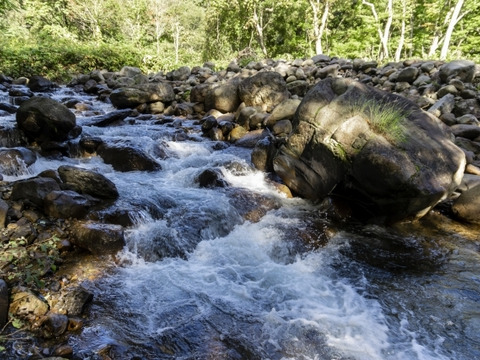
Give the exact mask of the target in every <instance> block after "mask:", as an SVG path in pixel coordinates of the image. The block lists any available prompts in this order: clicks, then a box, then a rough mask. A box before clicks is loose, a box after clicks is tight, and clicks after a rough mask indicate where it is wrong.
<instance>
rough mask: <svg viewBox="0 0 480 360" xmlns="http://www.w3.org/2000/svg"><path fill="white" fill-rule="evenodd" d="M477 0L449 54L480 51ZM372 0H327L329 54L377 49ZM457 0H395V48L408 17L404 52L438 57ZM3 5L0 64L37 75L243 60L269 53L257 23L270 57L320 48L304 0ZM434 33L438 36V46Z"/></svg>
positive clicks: (1, 68) (381, 12) (42, 0)
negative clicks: (244, 53)
mask: <svg viewBox="0 0 480 360" xmlns="http://www.w3.org/2000/svg"><path fill="white" fill-rule="evenodd" d="M479 1H480V0H472V1H466V2H465V5H464V7H463V9H462V17H461V19H460V21H459V23H458V24H456V26H455V28H454V33H453V37H452V41H451V42H450V55H449V56H450V58H452V59H453V58H458V57H461V58H467V59H471V60H474V61H475V60H480V50H479V49H480V37H478V36H477V35H478V23H479V21H480V6H478V5H479ZM370 2H371V3H372V4H373V5H374V6H375V9H376V12H377V13H378V21H377V20H375V19H374V18H373V14H372V11H371V8H370V7H368V6H366V5H365V4H363V3H362V1H357V0H330V1H329V12H328V14H327V15H328V16H327V23H326V27H325V31H324V33H323V34H324V35H323V38H322V43H323V49H324V53H325V54H327V55H330V56H339V57H344V58H350V59H351V58H369V59H375V58H377V56H378V55H379V49H380V44H379V36H378V31H379V29H377V28H376V25H377V24H379V26H380V30H381V29H382V27H383V26H384V25H385V24H386V22H387V12H386V5H387V0H370ZM456 2H457V0H421V1H414V0H402V1H395V2H394V3H393V18H392V25H391V28H390V35H389V37H388V48H389V53H390V55H391V56H393V54H394V53H395V50H396V48H397V46H398V44H399V42H400V35H401V32H400V30H401V25H402V20H404V21H405V25H406V29H407V31H406V33H405V39H404V40H405V42H404V46H403V51H402V54H403V55H402V56H404V57H405V58H412V57H413V58H427V57H430V58H435V56H438V55H439V51H440V48H441V41H442V39H443V38H444V35H445V31H446V28H447V26H448V22H449V21H448V20H449V17H448V15H449V14H451V9H452V7H453V6H454V5H455V4H456ZM323 4H325V2H324V3H323ZM403 4H405V13H404V11H403ZM322 6H323V5H321V8H320V10H321V11H323V7H322ZM0 14H2V16H1V17H0V30H1V31H2V36H1V37H0V49H1V51H0V72H4V73H6V74H7V75H10V76H13V77H18V76H31V75H36V74H40V75H44V76H46V77H49V78H51V79H52V80H57V81H58V80H60V81H68V80H69V78H70V77H71V76H72V75H74V74H77V73H85V72H89V71H91V70H93V69H106V70H110V71H115V70H118V69H120V68H121V67H122V66H124V65H131V66H137V67H139V68H141V69H142V70H143V71H145V72H157V71H159V70H163V71H168V70H172V69H173V68H178V67H179V66H181V65H189V66H193V65H199V64H200V63H201V62H203V61H207V60H212V61H215V62H216V63H224V62H225V63H228V62H229V61H230V60H231V59H233V58H237V57H238V56H239V53H240V52H241V51H242V50H243V49H245V48H250V49H254V50H255V52H256V54H257V55H256V56H255V57H253V56H252V57H251V58H250V59H247V58H246V57H245V58H243V59H239V60H240V61H241V63H242V64H247V63H248V62H250V61H259V60H261V57H263V54H262V47H261V42H260V36H259V33H258V27H259V26H260V27H261V28H262V39H263V44H264V45H265V48H266V52H267V53H268V56H269V57H272V58H280V57H281V58H286V59H294V58H305V57H310V56H312V55H314V54H315V53H314V49H315V46H314V38H313V12H312V9H311V7H310V4H309V1H307V0H295V1H287V0H235V1H227V0H185V1H181V2H178V1H175V0H123V1H120V0H105V1H100V0H54V1H47V0H22V1H13V0H12V1H10V0H0ZM322 15H323V14H322V13H320V14H319V16H320V17H321V16H322ZM435 39H438V40H439V41H440V43H439V44H437V45H436V46H435ZM432 44H433V45H434V46H432ZM429 54H431V55H429ZM384 60H385V61H388V60H391V59H384Z"/></svg>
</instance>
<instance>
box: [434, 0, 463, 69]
mask: <svg viewBox="0 0 480 360" xmlns="http://www.w3.org/2000/svg"><path fill="white" fill-rule="evenodd" d="M463 1H464V0H457V3H456V5H455V7H454V8H453V12H452V16H451V18H450V21H449V22H448V27H447V32H446V33H445V39H444V40H443V46H442V51H441V52H440V60H445V59H446V58H447V54H448V48H449V46H450V39H451V38H452V33H453V29H454V28H455V26H456V25H457V23H458V22H459V21H460V20H461V19H462V18H463V17H464V16H465V15H466V14H467V13H463V14H460V11H461V10H462V6H463Z"/></svg>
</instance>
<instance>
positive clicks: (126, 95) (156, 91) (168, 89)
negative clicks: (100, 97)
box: [110, 82, 175, 109]
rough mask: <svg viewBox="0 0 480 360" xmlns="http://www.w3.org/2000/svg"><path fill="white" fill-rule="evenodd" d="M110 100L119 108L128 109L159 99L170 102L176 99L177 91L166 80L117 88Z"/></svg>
mask: <svg viewBox="0 0 480 360" xmlns="http://www.w3.org/2000/svg"><path fill="white" fill-rule="evenodd" d="M110 100H111V102H112V104H113V106H115V107H116V108H117V109H126V108H135V107H137V106H138V105H141V104H145V103H152V102H157V101H161V102H163V103H170V102H172V101H173V100H175V93H174V92H173V88H172V86H171V85H170V84H168V83H166V82H162V83H152V84H144V85H136V86H132V87H123V88H119V89H115V90H114V91H112V93H111V94H110Z"/></svg>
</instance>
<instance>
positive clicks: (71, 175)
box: [58, 165, 118, 199]
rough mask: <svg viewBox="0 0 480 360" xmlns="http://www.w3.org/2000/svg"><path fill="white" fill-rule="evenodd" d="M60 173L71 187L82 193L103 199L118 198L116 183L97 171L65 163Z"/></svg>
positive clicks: (59, 170) (65, 182)
mask: <svg viewBox="0 0 480 360" xmlns="http://www.w3.org/2000/svg"><path fill="white" fill-rule="evenodd" d="M58 174H59V175H60V178H61V179H62V181H63V183H64V184H65V185H66V186H67V187H68V188H69V189H71V190H74V191H76V192H78V193H80V194H87V195H91V196H93V197H96V198H101V199H116V198H118V190H117V187H116V186H115V184H114V183H113V182H112V181H110V180H109V179H107V178H106V177H105V176H104V175H102V174H99V173H97V172H95V171H91V170H86V169H81V168H78V167H75V166H68V165H63V166H60V167H59V168H58Z"/></svg>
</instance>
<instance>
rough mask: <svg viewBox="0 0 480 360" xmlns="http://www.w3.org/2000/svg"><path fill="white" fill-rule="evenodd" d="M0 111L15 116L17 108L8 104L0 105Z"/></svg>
mask: <svg viewBox="0 0 480 360" xmlns="http://www.w3.org/2000/svg"><path fill="white" fill-rule="evenodd" d="M0 110H3V111H6V112H8V113H9V114H15V113H16V112H17V107H16V106H15V105H12V104H8V103H0Z"/></svg>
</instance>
